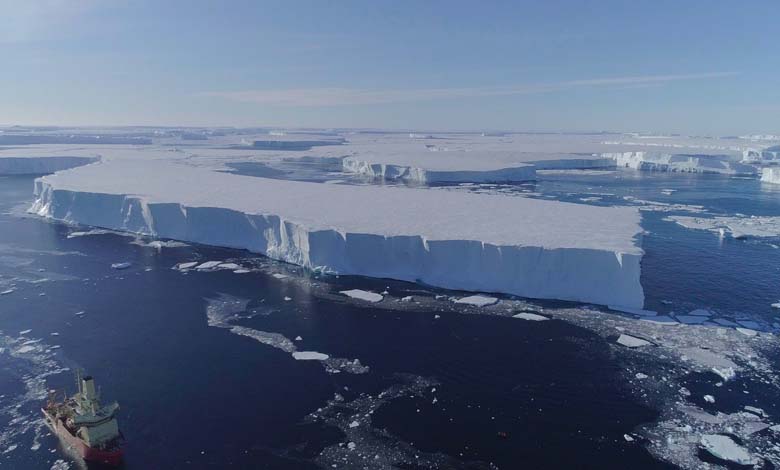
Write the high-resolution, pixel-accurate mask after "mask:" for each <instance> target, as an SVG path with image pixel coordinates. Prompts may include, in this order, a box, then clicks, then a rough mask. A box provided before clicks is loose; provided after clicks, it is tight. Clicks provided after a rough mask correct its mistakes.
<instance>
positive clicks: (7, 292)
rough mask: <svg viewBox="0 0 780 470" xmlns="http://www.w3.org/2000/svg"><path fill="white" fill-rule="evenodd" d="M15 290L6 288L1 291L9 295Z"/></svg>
mask: <svg viewBox="0 0 780 470" xmlns="http://www.w3.org/2000/svg"><path fill="white" fill-rule="evenodd" d="M13 292H14V289H7V290H4V291H3V292H0V295H8V294H12V293H13Z"/></svg>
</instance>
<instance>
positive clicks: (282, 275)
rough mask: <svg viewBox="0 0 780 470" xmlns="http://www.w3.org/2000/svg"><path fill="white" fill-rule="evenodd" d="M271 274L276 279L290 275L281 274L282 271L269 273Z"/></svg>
mask: <svg viewBox="0 0 780 470" xmlns="http://www.w3.org/2000/svg"><path fill="white" fill-rule="evenodd" d="M271 276H273V277H275V278H276V279H285V278H287V277H290V276H288V275H287V274H282V273H273V274H271Z"/></svg>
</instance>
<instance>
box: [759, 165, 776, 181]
mask: <svg viewBox="0 0 780 470" xmlns="http://www.w3.org/2000/svg"><path fill="white" fill-rule="evenodd" d="M761 181H764V182H767V183H774V184H780V166H779V167H771V168H764V169H763V170H761Z"/></svg>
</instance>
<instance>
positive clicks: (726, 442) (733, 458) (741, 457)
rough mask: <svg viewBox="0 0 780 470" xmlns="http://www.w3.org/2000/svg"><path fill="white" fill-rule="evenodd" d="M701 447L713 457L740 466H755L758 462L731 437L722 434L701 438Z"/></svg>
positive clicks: (707, 435) (706, 435)
mask: <svg viewBox="0 0 780 470" xmlns="http://www.w3.org/2000/svg"><path fill="white" fill-rule="evenodd" d="M701 445H702V447H704V449H705V450H706V451H707V452H709V453H710V454H712V455H713V456H715V457H717V458H719V459H722V460H727V461H729V462H734V463H736V464H739V465H755V464H757V463H758V460H757V459H756V458H755V457H753V456H752V455H750V453H749V452H748V451H747V450H746V449H745V448H744V447H742V446H740V445H738V444H737V443H736V442H734V440H733V439H731V438H730V437H729V436H724V435H722V434H705V435H703V436H702V437H701Z"/></svg>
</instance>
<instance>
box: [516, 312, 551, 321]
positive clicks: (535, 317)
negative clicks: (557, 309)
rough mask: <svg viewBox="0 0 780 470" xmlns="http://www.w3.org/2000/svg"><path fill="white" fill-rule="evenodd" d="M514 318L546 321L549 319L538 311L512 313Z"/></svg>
mask: <svg viewBox="0 0 780 470" xmlns="http://www.w3.org/2000/svg"><path fill="white" fill-rule="evenodd" d="M512 318H519V319H521V320H530V321H545V320H549V318H547V317H545V316H544V315H539V314H536V313H531V312H520V313H518V314H516V315H512Z"/></svg>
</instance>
